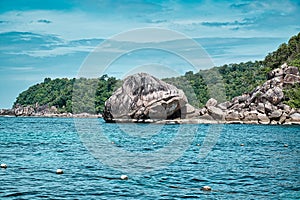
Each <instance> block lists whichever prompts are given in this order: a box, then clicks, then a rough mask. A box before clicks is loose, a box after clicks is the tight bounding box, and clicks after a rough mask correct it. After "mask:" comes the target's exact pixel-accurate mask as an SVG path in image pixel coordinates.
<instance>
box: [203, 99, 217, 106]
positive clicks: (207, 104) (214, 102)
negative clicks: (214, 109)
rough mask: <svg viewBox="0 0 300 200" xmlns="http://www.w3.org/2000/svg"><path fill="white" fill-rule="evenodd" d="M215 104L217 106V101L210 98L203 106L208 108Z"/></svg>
mask: <svg viewBox="0 0 300 200" xmlns="http://www.w3.org/2000/svg"><path fill="white" fill-rule="evenodd" d="M217 104H218V101H217V100H215V99H214V98H210V99H209V100H208V101H207V102H206V104H205V106H206V107H209V106H216V105H217Z"/></svg>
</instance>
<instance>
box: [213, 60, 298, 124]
mask: <svg viewBox="0 0 300 200" xmlns="http://www.w3.org/2000/svg"><path fill="white" fill-rule="evenodd" d="M267 77H268V80H267V81H266V82H265V83H264V84H263V85H262V86H258V87H256V88H255V89H254V90H253V91H252V92H250V93H245V94H243V95H241V96H238V97H235V98H233V99H232V100H231V101H229V102H224V103H221V104H218V105H217V107H219V108H220V109H222V111H223V113H225V121H226V122H228V123H231V122H233V123H235V122H237V121H240V122H242V123H254V124H269V123H271V124H284V123H294V122H295V123H297V122H298V118H297V117H296V116H298V114H299V113H300V112H299V110H298V111H296V110H294V109H292V108H291V107H289V106H288V105H285V104H284V103H283V101H284V100H285V97H284V93H283V89H284V87H286V86H287V85H294V84H296V83H300V76H299V70H298V68H297V67H292V66H288V65H286V64H284V65H282V66H281V67H280V68H279V69H274V70H273V71H271V72H270V73H268V76H267ZM291 77H292V78H291ZM209 101H210V102H211V101H212V100H209ZM299 115H300V114H299Z"/></svg>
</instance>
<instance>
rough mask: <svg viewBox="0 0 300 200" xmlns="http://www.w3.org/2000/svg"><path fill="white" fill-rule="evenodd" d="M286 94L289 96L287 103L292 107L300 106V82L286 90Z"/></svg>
mask: <svg viewBox="0 0 300 200" xmlns="http://www.w3.org/2000/svg"><path fill="white" fill-rule="evenodd" d="M284 95H285V97H286V98H287V100H286V101H285V103H286V104H287V105H289V106H291V107H292V108H300V84H295V85H294V86H292V87H289V88H287V89H285V90H284Z"/></svg>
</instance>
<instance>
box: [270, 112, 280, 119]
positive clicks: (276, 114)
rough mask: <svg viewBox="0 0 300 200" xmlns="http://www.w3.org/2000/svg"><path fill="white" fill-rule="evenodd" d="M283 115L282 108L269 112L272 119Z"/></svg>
mask: <svg viewBox="0 0 300 200" xmlns="http://www.w3.org/2000/svg"><path fill="white" fill-rule="evenodd" d="M281 115H282V111H281V110H273V111H272V112H271V113H270V114H269V118H270V119H279V118H280V116H281Z"/></svg>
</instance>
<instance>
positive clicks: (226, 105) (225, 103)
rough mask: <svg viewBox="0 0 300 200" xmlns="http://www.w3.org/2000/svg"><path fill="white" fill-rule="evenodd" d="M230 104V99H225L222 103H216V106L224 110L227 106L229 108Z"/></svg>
mask: <svg viewBox="0 0 300 200" xmlns="http://www.w3.org/2000/svg"><path fill="white" fill-rule="evenodd" d="M231 106H232V103H231V102H230V101H225V102H223V103H220V104H218V106H217V107H218V108H220V109H222V110H226V109H228V108H230V107H231Z"/></svg>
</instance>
